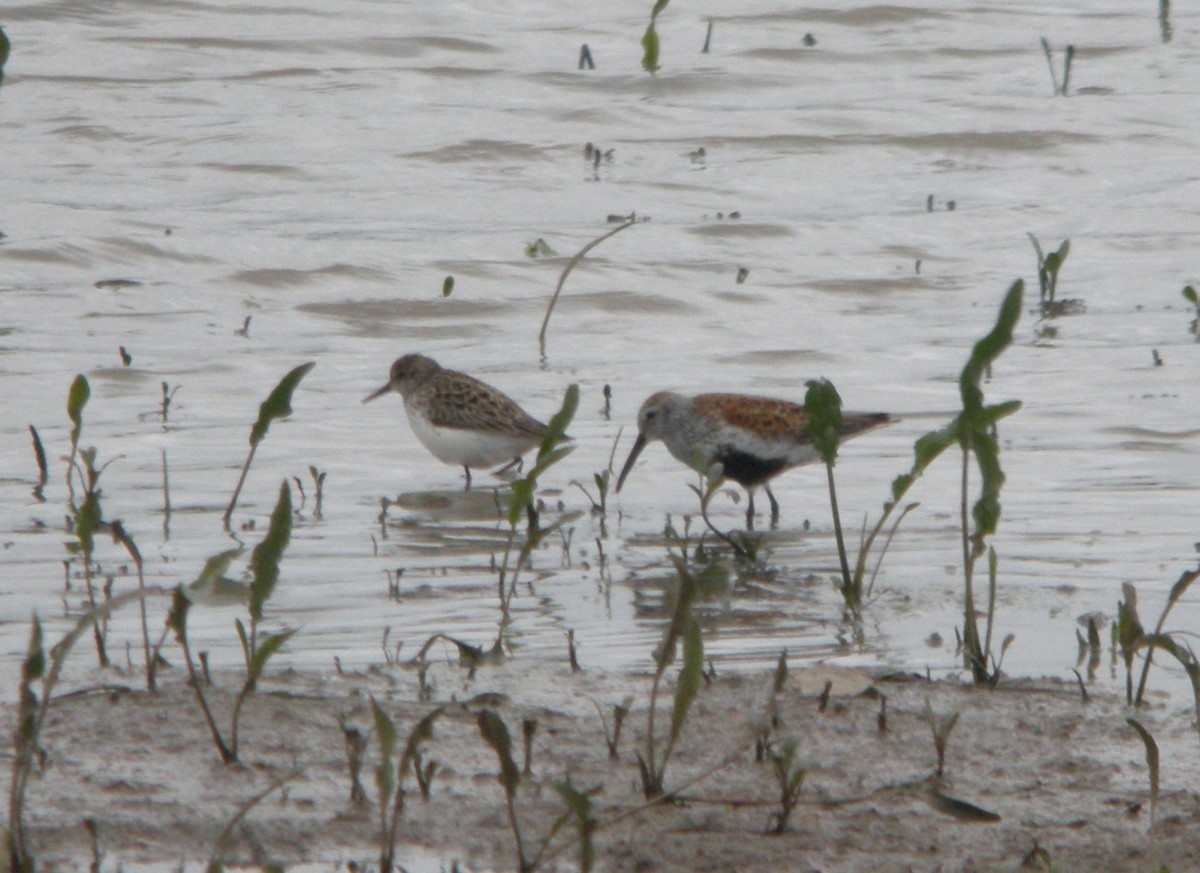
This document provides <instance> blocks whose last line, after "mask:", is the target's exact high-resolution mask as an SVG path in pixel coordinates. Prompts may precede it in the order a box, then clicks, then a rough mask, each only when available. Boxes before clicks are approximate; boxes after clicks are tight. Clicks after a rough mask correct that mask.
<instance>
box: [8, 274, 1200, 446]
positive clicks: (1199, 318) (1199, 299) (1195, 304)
mask: <svg viewBox="0 0 1200 873" xmlns="http://www.w3.org/2000/svg"><path fill="white" fill-rule="evenodd" d="M1181 293H1182V294H1183V299H1184V300H1186V301H1187V302H1188V303H1190V304H1192V308H1193V309H1194V311H1195V317H1194V318H1193V319H1192V320H1191V322H1190V323H1189V324H1188V332H1189V333H1191V334H1192V336H1194V337H1195V338H1196V342H1198V343H1200V294H1197V293H1196V289H1195V288H1194V287H1193V286H1191V285H1184V286H1183V291H1182V292H1181ZM30 430H33V428H32V427H30ZM34 436H35V437H36V436H37V432H36V431H34ZM43 463H44V462H43Z"/></svg>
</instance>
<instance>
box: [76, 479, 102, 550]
mask: <svg viewBox="0 0 1200 873" xmlns="http://www.w3.org/2000/svg"><path fill="white" fill-rule="evenodd" d="M102 520H103V519H102V518H101V513H100V492H99V491H89V492H88V493H87V497H86V498H85V499H84V501H83V505H81V506H80V507H79V510H78V511H77V512H76V513H75V536H77V537H78V538H79V549H80V551H82V552H83V554H84V555H88V556H90V555H91V554H92V552H93V551H94V550H95V547H96V540H95V534H96V530H97V529H98V528H99V527H100V523H101V521H102Z"/></svg>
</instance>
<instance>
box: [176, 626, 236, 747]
mask: <svg viewBox="0 0 1200 873" xmlns="http://www.w3.org/2000/svg"><path fill="white" fill-rule="evenodd" d="M179 642H180V646H181V647H182V649H183V660H184V663H185V664H187V671H188V684H190V685H191V686H192V690H193V691H194V692H196V700H197V701H198V702H199V704H200V711H201V712H203V713H204V721H205V722H206V723H207V724H208V732H209V733H210V734H212V738H213V743H214V745H216V747H217V751H218V752H219V753H220V755H221V761H222V763H225V764H232V763H233V762H234V761H236V760H237V753H236V751H234V750H232V749H230V748H229V747H228V746H226V745H225V740H224V739H223V738H222V737H221V729H220V728H218V727H217V722H216V719H214V718H213V714H212V710H211V709H209V708H208V700H207V699H205V697H204V691H203V690H202V689H201V687H200V686H201V685H202V684H203V683H202V682H201V680H200V676H199V674H197V672H196V664H195V662H194V661H193V660H192V647H191V645H190V644H189V643H188V641H187V638H186V637H185V638H184V639H182V640H180V641H179Z"/></svg>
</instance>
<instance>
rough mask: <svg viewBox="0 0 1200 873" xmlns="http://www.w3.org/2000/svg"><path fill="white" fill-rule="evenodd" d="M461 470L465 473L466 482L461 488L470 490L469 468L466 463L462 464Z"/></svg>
mask: <svg viewBox="0 0 1200 873" xmlns="http://www.w3.org/2000/svg"><path fill="white" fill-rule="evenodd" d="M463 472H464V473H466V474H467V484H466V487H464V488H463V491H470V490H471V468H470V467H468V466H467V465H466V464H463Z"/></svg>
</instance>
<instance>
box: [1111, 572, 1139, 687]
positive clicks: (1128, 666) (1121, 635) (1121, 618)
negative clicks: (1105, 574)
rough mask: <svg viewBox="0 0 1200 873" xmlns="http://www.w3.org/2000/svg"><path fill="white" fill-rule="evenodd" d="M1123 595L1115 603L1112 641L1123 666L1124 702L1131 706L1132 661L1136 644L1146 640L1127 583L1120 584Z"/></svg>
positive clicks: (1131, 587)
mask: <svg viewBox="0 0 1200 873" xmlns="http://www.w3.org/2000/svg"><path fill="white" fill-rule="evenodd" d="M1121 591H1122V593H1123V595H1124V598H1123V599H1122V600H1119V601H1117V621H1116V623H1115V624H1114V625H1113V634H1114V640H1115V642H1116V647H1117V649H1118V650H1119V651H1120V654H1121V660H1122V662H1124V664H1125V702H1126V703H1127V704H1130V705H1132V704H1133V659H1134V657H1135V656H1136V655H1137V649H1138V644H1139V643H1141V641H1142V640H1144V639H1145V638H1146V631H1145V629H1144V628H1143V627H1142V621H1141V619H1140V618H1139V617H1138V608H1137V589H1135V588H1134V587H1133V585H1131V584H1130V583H1128V582H1124V583H1122V584H1121Z"/></svg>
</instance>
